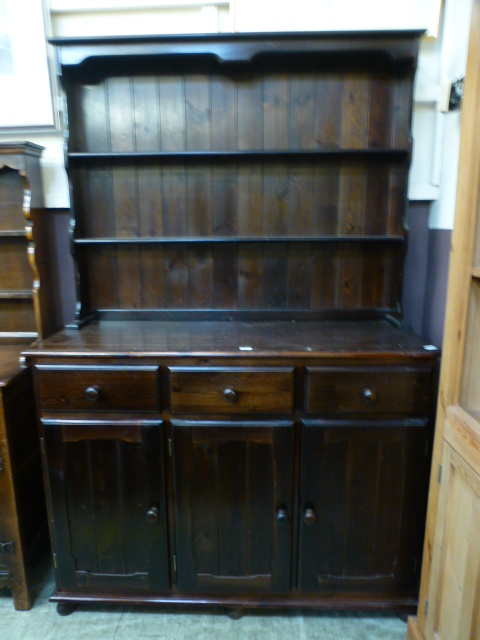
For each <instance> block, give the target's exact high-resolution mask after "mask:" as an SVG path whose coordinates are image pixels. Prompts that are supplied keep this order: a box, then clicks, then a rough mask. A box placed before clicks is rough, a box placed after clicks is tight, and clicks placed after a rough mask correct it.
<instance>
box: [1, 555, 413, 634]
mask: <svg viewBox="0 0 480 640" xmlns="http://www.w3.org/2000/svg"><path fill="white" fill-rule="evenodd" d="M53 587H54V583H53V572H52V570H51V568H50V566H49V564H48V561H47V560H45V561H44V563H43V564H41V565H40V567H39V568H38V569H37V572H36V583H35V590H36V600H35V604H34V606H33V608H32V609H31V611H15V609H14V608H13V602H12V599H11V596H10V594H9V592H8V591H6V590H3V591H2V590H0V640H190V639H192V640H207V639H208V640H216V639H217V638H218V639H221V640H229V639H230V638H231V639H232V640H233V639H235V640H237V639H239V640H283V639H285V640H287V639H288V640H310V639H311V640H405V638H406V634H407V625H406V623H405V622H402V621H401V620H400V619H399V618H398V617H397V616H396V615H395V614H389V613H355V612H352V613H310V612H308V613H302V612H299V613H283V614H282V613H271V612H265V613H263V612H262V613H258V612H256V613H248V612H247V613H246V615H245V616H244V617H243V618H241V619H240V620H231V619H230V618H229V617H228V616H226V615H225V613H224V612H223V611H219V612H212V611H211V610H210V611H205V612H202V611H200V612H199V611H198V610H196V611H194V612H192V611H185V612H179V610H178V609H175V610H172V609H158V608H146V607H135V608H134V607H120V606H118V607H112V606H108V607H107V606H105V607H103V606H98V605H96V606H85V605H82V606H80V607H78V609H77V610H76V611H75V612H74V613H73V614H71V615H70V616H66V617H61V616H59V615H58V614H57V612H56V605H55V604H53V603H49V602H48V598H49V596H50V594H51V593H52V591H53Z"/></svg>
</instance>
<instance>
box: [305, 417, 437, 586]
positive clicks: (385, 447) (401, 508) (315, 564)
mask: <svg viewBox="0 0 480 640" xmlns="http://www.w3.org/2000/svg"><path fill="white" fill-rule="evenodd" d="M425 436H426V429H425V428H424V427H412V426H385V427H382V426H375V427H373V426H370V427H367V426H343V425H342V426H310V425H308V426H304V428H303V439H302V460H301V465H302V476H301V505H300V513H299V517H300V549H299V588H300V589H301V590H303V591H351V592H355V591H357V592H360V591H363V592H375V591H378V592H380V591H381V592H383V593H389V592H391V593H392V594H394V593H402V594H408V593H412V592H413V590H414V589H415V584H416V572H417V568H419V563H420V552H421V543H422V526H423V518H424V515H423V513H424V512H423V510H424V507H425V501H426V484H427V474H426V473H425V471H426V472H427V473H428V469H426V470H425V467H427V466H428V465H427V464H426V460H425V455H426V452H427V450H428V447H427V442H426V439H425Z"/></svg>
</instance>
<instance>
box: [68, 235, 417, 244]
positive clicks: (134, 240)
mask: <svg viewBox="0 0 480 640" xmlns="http://www.w3.org/2000/svg"><path fill="white" fill-rule="evenodd" d="M74 242H75V244H76V245H90V244H225V243H238V244H240V243H265V244H268V243H272V242H276V243H281V242H284V243H291V242H310V243H316V242H325V243H328V242H329V243H335V242H337V243H361V242H369V243H400V242H405V238H404V237H403V236H265V237H261V236H188V237H185V236H178V237H177V236H170V237H161V236H158V237H153V238H148V237H141V238H139V237H124V238H118V237H116V238H113V237H112V238H76V239H75V240H74Z"/></svg>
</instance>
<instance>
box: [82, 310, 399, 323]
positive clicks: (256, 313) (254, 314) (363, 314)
mask: <svg viewBox="0 0 480 640" xmlns="http://www.w3.org/2000/svg"><path fill="white" fill-rule="evenodd" d="M390 313H392V309H341V310H337V309H325V310H315V309H285V310H281V309H280V310H279V309H272V310H269V309H245V310H239V309H214V310H212V309H171V310H170V309H97V310H95V314H94V315H92V316H91V319H92V320H119V321H122V320H175V321H176V320H210V321H215V320H219V321H223V320H225V321H228V320H244V321H246V322H248V321H250V320H251V321H262V320H285V321H301V320H345V319H347V318H348V319H355V320H385V319H386V316H387V315H388V314H390ZM71 328H76V326H72V327H71Z"/></svg>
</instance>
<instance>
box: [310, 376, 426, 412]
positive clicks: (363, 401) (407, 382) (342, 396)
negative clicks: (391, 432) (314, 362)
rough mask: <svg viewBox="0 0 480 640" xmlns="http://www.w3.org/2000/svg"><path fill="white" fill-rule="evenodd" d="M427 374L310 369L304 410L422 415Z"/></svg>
mask: <svg viewBox="0 0 480 640" xmlns="http://www.w3.org/2000/svg"><path fill="white" fill-rule="evenodd" d="M430 382H431V371H429V370H426V371H422V370H412V369H410V368H405V367H380V368H374V369H372V368H368V367H364V368H362V367H358V368H357V367H355V368H346V367H339V368H336V367H331V368H330V367H325V368H324V367H318V368H317V367H311V368H309V369H307V375H306V390H305V410H306V411H307V412H308V413H319V414H334V415H342V414H343V415H345V414H360V415H375V414H416V415H417V414H425V413H427V411H428V407H429V400H430Z"/></svg>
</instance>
